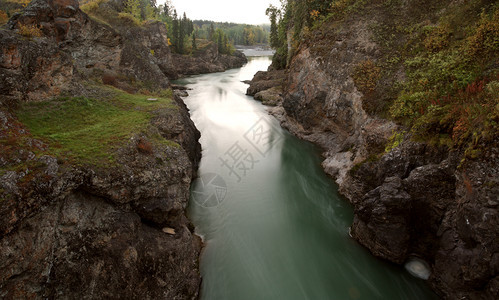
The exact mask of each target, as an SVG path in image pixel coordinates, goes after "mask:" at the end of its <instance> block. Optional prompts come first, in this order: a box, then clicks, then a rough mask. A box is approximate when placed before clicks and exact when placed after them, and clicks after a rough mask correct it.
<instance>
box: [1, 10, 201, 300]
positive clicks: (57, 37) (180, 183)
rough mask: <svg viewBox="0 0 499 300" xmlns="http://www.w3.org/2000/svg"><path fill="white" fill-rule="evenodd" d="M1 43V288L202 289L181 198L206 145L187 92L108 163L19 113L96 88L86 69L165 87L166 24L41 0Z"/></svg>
mask: <svg viewBox="0 0 499 300" xmlns="http://www.w3.org/2000/svg"><path fill="white" fill-rule="evenodd" d="M23 26H24V27H26V26H28V27H30V26H33V27H31V28H32V29H33V30H35V33H36V34H35V36H33V37H22V36H21V35H20V34H19V33H18V31H19V30H20V29H21V28H22V27H23ZM37 32H38V33H37ZM37 35H40V36H37ZM131 37H134V39H133V40H131ZM151 50H153V51H151ZM153 53H154V55H153ZM0 54H1V55H0V153H1V155H0V298H2V299H25V298H30V299H47V298H49V299H54V298H80V299H95V298H127V299H135V298H144V299H158V298H159V299H196V298H197V297H198V290H199V285H200V280H201V279H200V275H199V266H198V257H199V253H200V249H201V241H200V239H199V238H198V237H197V236H195V235H194V234H193V227H192V224H191V223H190V222H189V220H188V219H187V218H186V216H185V208H186V206H187V202H188V199H189V195H190V192H189V188H190V183H191V179H192V178H193V176H195V173H196V170H197V165H198V162H199V159H200V153H201V149H200V145H199V143H198V139H199V136H200V135H199V132H198V131H197V129H196V128H195V126H194V124H193V123H192V121H191V120H190V117H189V112H188V110H187V108H186V106H185V105H184V103H183V102H182V100H181V99H180V98H178V97H176V96H174V98H175V99H174V101H173V103H172V104H171V105H170V106H169V107H162V108H158V109H155V110H154V111H151V112H150V114H151V118H150V121H149V124H148V126H147V130H145V131H143V132H137V133H136V134H135V135H134V136H132V137H131V138H130V139H129V140H128V141H127V142H125V143H123V144H122V145H121V146H120V147H118V149H115V150H114V151H115V153H114V156H115V157H116V161H115V162H114V163H112V164H109V165H101V166H99V165H91V164H90V165H87V164H84V165H81V164H77V163H72V162H68V161H65V160H64V159H61V158H60V157H55V156H54V155H53V154H52V152H50V151H48V150H49V145H47V144H46V143H44V142H43V141H41V140H38V139H36V138H34V137H33V136H32V135H31V133H30V132H29V130H28V128H27V127H26V126H25V125H24V124H22V123H20V121H19V120H18V119H17V117H16V108H17V107H19V106H20V105H21V104H22V103H24V102H34V101H44V100H48V99H50V98H52V97H55V96H59V95H70V96H78V95H83V96H87V97H92V95H93V94H94V93H95V91H93V89H92V88H91V87H89V86H88V85H87V84H86V83H88V82H87V81H85V80H92V79H98V80H102V81H106V80H107V81H109V83H108V84H112V85H114V86H116V87H118V88H122V89H124V90H127V89H130V91H131V92H133V91H134V90H133V89H134V86H133V85H131V82H135V81H141V82H144V83H148V82H149V83H150V84H151V85H153V87H154V88H156V89H162V88H166V87H168V86H169V80H168V78H169V77H172V78H173V77H176V76H177V73H176V69H175V67H174V66H173V64H172V56H171V53H170V49H169V47H168V45H167V43H166V30H165V27H164V25H162V24H160V23H156V22H152V23H149V24H145V25H144V26H142V27H135V28H128V29H127V28H121V29H120V30H119V32H118V31H116V30H115V29H113V28H111V27H110V26H108V25H105V24H100V23H97V22H95V21H93V20H91V19H90V18H89V17H88V16H87V15H86V14H84V13H83V12H81V11H80V10H79V8H78V1H76V0H34V1H32V2H31V3H30V4H29V5H28V7H27V8H26V10H25V11H24V12H23V13H22V14H19V15H16V16H14V17H13V18H12V19H11V20H10V21H9V23H8V28H7V29H0ZM151 137H155V139H158V140H160V142H157V143H153V147H151V141H150V139H151ZM167 140H168V141H167ZM144 145H145V146H144Z"/></svg>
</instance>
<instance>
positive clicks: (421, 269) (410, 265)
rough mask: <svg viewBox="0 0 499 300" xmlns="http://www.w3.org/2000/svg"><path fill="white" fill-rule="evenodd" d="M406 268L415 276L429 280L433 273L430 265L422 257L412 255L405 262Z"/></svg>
mask: <svg viewBox="0 0 499 300" xmlns="http://www.w3.org/2000/svg"><path fill="white" fill-rule="evenodd" d="M405 269H406V270H407V271H408V272H409V273H410V274H411V275H412V276H414V277H417V278H421V279H424V280H428V278H430V275H431V270H430V266H429V265H428V264H427V263H426V262H425V261H424V260H422V259H420V258H417V257H411V258H409V260H408V261H407V262H406V263H405Z"/></svg>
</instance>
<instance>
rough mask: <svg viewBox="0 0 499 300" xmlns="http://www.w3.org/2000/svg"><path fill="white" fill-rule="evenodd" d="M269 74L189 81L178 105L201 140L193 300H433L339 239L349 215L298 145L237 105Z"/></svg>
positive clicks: (251, 109) (249, 69) (260, 65)
mask: <svg viewBox="0 0 499 300" xmlns="http://www.w3.org/2000/svg"><path fill="white" fill-rule="evenodd" d="M269 64H270V59H269V58H268V57H253V58H250V62H249V63H248V64H247V65H245V66H244V67H243V68H240V69H233V70H229V71H227V72H223V73H215V74H207V75H200V76H194V77H190V78H187V79H183V80H181V81H180V82H179V83H181V84H185V85H187V86H188V87H189V88H192V90H191V91H189V94H190V95H189V97H186V98H185V99H184V100H185V102H186V104H187V106H188V107H189V109H190V111H191V117H192V119H193V121H194V123H195V124H196V126H197V128H198V129H199V130H200V131H201V140H200V142H201V145H202V148H203V152H202V154H203V157H202V160H201V165H200V169H199V175H200V178H199V179H197V180H196V181H195V182H194V184H193V187H192V194H191V201H190V204H189V208H188V214H189V217H190V218H191V220H192V221H193V223H194V225H195V226H196V230H197V233H198V234H199V235H200V236H202V237H203V239H204V242H205V245H206V247H205V248H204V250H203V253H202V256H201V275H202V277H203V282H202V287H201V299H209V300H222V299H230V300H244V299H250V300H260V299H290V300H292V299H313V300H319V299H333V300H334V299H339V300H343V299H415V300H416V299H418V300H419V299H435V298H436V296H435V295H434V294H433V293H432V292H431V291H430V290H429V288H428V287H427V286H426V285H425V284H424V282H423V281H421V280H419V279H416V278H414V277H412V276H410V275H409V274H408V273H407V272H406V271H405V270H404V269H403V267H399V266H395V265H392V264H389V263H386V262H384V261H381V260H379V259H377V258H375V257H373V256H372V255H371V254H370V253H369V252H368V251H367V250H366V249H364V248H363V247H362V246H360V245H359V244H357V243H356V242H355V241H354V240H352V239H351V238H350V237H349V235H348V227H349V226H350V224H351V223H352V219H353V208H352V206H351V205H350V204H349V203H348V201H346V200H345V199H343V198H341V197H340V196H339V195H338V192H337V188H336V186H335V184H334V182H333V180H332V179H331V178H329V177H328V176H327V175H326V174H325V173H324V172H323V170H322V169H321V166H320V163H321V157H320V152H319V151H318V149H317V148H316V147H315V146H313V145H311V144H310V143H307V142H304V141H301V140H299V139H297V138H295V137H294V136H292V135H291V134H289V133H288V132H286V131H285V130H283V129H281V128H280V126H279V123H278V122H277V121H276V120H275V119H274V118H273V117H271V116H269V115H268V114H267V112H266V110H265V107H264V106H262V105H261V104H260V103H259V102H257V101H255V100H253V99H252V98H251V97H248V96H246V95H245V91H246V89H247V87H248V86H247V85H246V84H244V83H242V82H241V81H243V80H247V79H251V78H252V77H253V75H254V74H255V73H256V72H257V71H259V70H265V69H266V68H267V67H268V65H269Z"/></svg>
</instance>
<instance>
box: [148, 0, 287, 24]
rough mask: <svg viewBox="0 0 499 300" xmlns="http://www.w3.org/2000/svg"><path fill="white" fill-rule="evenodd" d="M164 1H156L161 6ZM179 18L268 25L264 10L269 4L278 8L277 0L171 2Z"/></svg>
mask: <svg viewBox="0 0 499 300" xmlns="http://www.w3.org/2000/svg"><path fill="white" fill-rule="evenodd" d="M164 2H165V1H164V0H157V4H158V5H159V4H163V3H164ZM171 2H172V4H173V6H175V8H176V9H177V14H178V15H179V16H181V15H183V13H184V12H185V13H186V14H187V17H188V18H189V19H191V20H211V21H220V22H234V23H245V24H255V25H259V24H264V23H265V24H270V21H269V19H268V17H267V16H266V15H265V10H266V9H267V7H269V4H273V5H274V6H277V7H280V6H281V4H280V1H279V0H172V1H171Z"/></svg>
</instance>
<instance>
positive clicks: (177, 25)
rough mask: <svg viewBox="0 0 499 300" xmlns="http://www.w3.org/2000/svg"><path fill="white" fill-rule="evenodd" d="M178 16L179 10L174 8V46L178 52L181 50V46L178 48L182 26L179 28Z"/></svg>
mask: <svg viewBox="0 0 499 300" xmlns="http://www.w3.org/2000/svg"><path fill="white" fill-rule="evenodd" d="M178 23H179V22H178V17H177V10H175V9H174V10H173V15H172V40H171V42H172V44H173V47H174V50H175V51H176V52H179V48H178V42H179V41H178V37H179V31H180V28H179V24H178Z"/></svg>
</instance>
